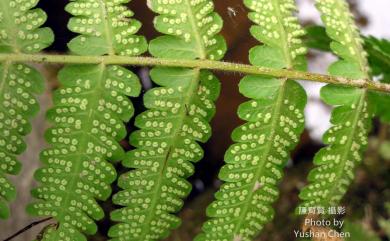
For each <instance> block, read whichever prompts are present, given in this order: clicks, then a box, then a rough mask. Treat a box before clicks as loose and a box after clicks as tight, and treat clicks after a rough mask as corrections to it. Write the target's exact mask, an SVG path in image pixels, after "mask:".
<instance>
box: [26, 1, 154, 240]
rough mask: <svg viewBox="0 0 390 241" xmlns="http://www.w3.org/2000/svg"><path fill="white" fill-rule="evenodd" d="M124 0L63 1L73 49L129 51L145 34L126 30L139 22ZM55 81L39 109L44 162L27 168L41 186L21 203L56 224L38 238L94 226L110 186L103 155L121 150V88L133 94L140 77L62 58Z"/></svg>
mask: <svg viewBox="0 0 390 241" xmlns="http://www.w3.org/2000/svg"><path fill="white" fill-rule="evenodd" d="M127 2H129V1H116V0H100V1H92V0H88V1H86V0H75V1H72V2H71V3H69V4H68V5H67V7H66V9H67V11H69V12H70V13H72V14H73V15H75V17H72V18H71V20H70V22H69V24H68V27H69V29H70V30H72V31H74V32H78V33H80V34H81V35H79V36H77V37H76V38H74V39H73V40H72V41H71V42H70V43H69V48H70V49H71V50H72V51H73V52H75V53H77V54H79V55H84V54H92V55H102V54H109V55H111V54H118V55H119V54H120V55H137V54H141V53H142V52H143V51H145V50H146V47H147V46H146V41H145V39H144V38H143V37H141V36H136V35H133V34H134V33H135V32H136V31H137V30H138V29H139V27H140V24H139V22H137V21H136V20H133V19H130V18H129V17H130V16H132V13H131V12H130V11H129V10H127V9H126V7H125V5H124V4H125V3H127ZM59 80H60V83H61V85H62V87H61V88H60V89H59V90H57V91H56V92H55V94H54V97H53V98H54V107H53V108H52V109H51V110H49V112H48V114H47V117H48V119H49V120H50V121H51V122H52V123H53V127H52V128H50V129H49V130H47V132H46V136H45V137H46V140H47V141H48V142H49V143H50V144H51V147H50V148H48V149H46V150H44V151H43V152H42V153H41V161H42V163H43V164H44V166H43V167H42V168H40V169H39V170H38V171H37V172H36V173H35V179H36V180H37V181H39V182H40V183H41V186H39V187H38V188H36V189H34V190H33V191H32V194H33V196H34V197H36V198H38V199H39V200H38V201H36V202H34V203H32V204H30V205H29V206H28V211H29V212H30V213H31V214H33V215H37V216H52V217H54V218H55V219H56V220H57V221H58V228H57V229H50V230H48V231H47V232H45V233H44V235H43V240H86V238H85V236H84V235H85V234H94V233H95V232H96V231H97V226H96V224H95V222H94V220H99V219H101V218H103V216H104V213H103V210H102V209H101V207H100V206H99V205H98V203H97V201H96V200H95V199H98V200H106V199H107V198H108V197H109V196H110V194H111V187H110V184H111V183H112V182H113V181H114V180H115V179H116V171H115V169H114V167H113V166H112V164H110V163H109V162H108V160H112V161H116V160H121V159H122V158H123V157H124V154H125V153H124V151H123V149H122V147H121V146H120V145H119V141H120V140H122V139H123V138H124V137H125V136H126V128H125V126H124V124H123V122H127V121H128V120H129V119H130V118H131V117H132V116H133V113H134V109H133V105H132V103H131V101H130V99H129V98H128V96H138V95H139V93H140V91H141V85H140V83H139V81H138V77H137V76H136V75H135V74H133V73H132V72H131V71H129V70H127V69H125V68H123V67H120V66H117V65H105V64H104V63H102V64H99V65H69V66H66V67H64V68H63V69H62V70H61V71H60V73H59Z"/></svg>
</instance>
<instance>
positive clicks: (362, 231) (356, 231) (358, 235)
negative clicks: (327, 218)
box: [343, 221, 381, 241]
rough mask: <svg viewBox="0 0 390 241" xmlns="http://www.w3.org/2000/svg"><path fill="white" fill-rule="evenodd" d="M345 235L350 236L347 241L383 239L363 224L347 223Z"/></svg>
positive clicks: (344, 229)
mask: <svg viewBox="0 0 390 241" xmlns="http://www.w3.org/2000/svg"><path fill="white" fill-rule="evenodd" d="M343 232H344V233H348V234H349V236H348V237H345V239H344V240H345V241H367V240H370V241H380V240H381V239H380V238H379V237H378V236H377V235H376V234H375V232H373V231H372V230H370V229H367V228H366V227H364V226H363V225H362V224H361V223H358V222H356V223H354V222H350V221H345V224H344V228H343Z"/></svg>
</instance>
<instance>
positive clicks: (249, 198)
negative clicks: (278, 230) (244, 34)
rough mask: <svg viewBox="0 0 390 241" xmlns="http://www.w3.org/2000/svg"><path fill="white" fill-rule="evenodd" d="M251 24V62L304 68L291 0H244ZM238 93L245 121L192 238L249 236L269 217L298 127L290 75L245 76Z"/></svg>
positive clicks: (301, 103)
mask: <svg viewBox="0 0 390 241" xmlns="http://www.w3.org/2000/svg"><path fill="white" fill-rule="evenodd" d="M244 3H245V5H246V6H247V7H248V8H249V9H250V10H251V11H252V12H250V13H249V18H250V19H251V20H252V21H253V22H254V23H255V24H256V25H254V26H252V27H251V33H252V35H253V36H254V37H255V38H256V39H258V40H259V41H262V42H263V43H264V45H261V46H256V47H254V48H252V49H251V51H250V54H249V59H250V62H251V64H253V65H255V66H262V67H271V68H276V69H291V68H293V69H304V68H305V58H304V54H305V53H306V48H305V47H304V46H303V45H302V41H301V39H300V37H301V36H302V35H303V34H304V31H303V30H302V29H301V27H300V25H299V23H298V21H297V18H296V17H295V16H294V15H293V11H294V10H295V3H294V1H289V0H287V1H282V0H280V1H279V0H275V1H261V0H246V1H244ZM239 87H240V93H242V94H243V95H244V96H245V97H248V98H250V99H251V100H249V101H248V102H245V103H243V104H241V105H240V107H239V109H238V115H239V117H240V118H241V119H242V120H244V121H246V122H247V123H245V124H243V125H242V126H240V127H238V128H236V129H235V130H234V131H233V133H232V139H233V141H234V142H236V143H235V144H233V145H232V146H230V148H229V149H228V150H227V152H226V153H225V158H224V160H225V162H226V164H225V165H224V166H223V167H222V169H221V171H220V173H219V178H220V179H221V180H223V181H224V182H225V183H224V184H223V185H222V187H221V188H220V190H219V191H218V192H217V193H216V194H215V198H216V200H215V201H214V202H213V203H211V204H210V206H209V207H208V208H207V215H208V216H209V217H210V218H211V219H210V220H208V221H207V222H206V223H205V224H204V225H203V233H202V234H200V235H199V236H198V237H197V238H196V240H197V241H203V240H209V241H211V240H214V241H222V240H224V241H225V240H226V241H227V240H230V241H236V240H241V241H244V240H245V241H246V240H251V239H253V238H254V237H255V236H256V235H257V234H258V233H259V232H260V230H261V229H262V227H263V226H264V225H265V224H266V223H267V222H269V221H270V220H271V219H272V217H273V213H274V211H273V209H272V206H271V205H272V203H273V202H274V201H275V200H276V198H277V197H278V193H279V192H278V189H277V184H278V182H279V181H280V179H281V178H282V176H283V167H284V166H285V164H286V162H287V160H288V159H289V155H290V151H291V150H292V149H294V147H295V146H296V144H297V143H298V141H299V139H300V135H301V133H302V131H303V129H304V116H303V110H304V107H305V105H306V93H305V91H304V90H303V88H302V87H301V86H300V85H299V84H298V83H297V82H295V81H293V80H287V79H275V78H269V77H263V76H246V77H244V78H243V79H242V80H241V82H240V85H239Z"/></svg>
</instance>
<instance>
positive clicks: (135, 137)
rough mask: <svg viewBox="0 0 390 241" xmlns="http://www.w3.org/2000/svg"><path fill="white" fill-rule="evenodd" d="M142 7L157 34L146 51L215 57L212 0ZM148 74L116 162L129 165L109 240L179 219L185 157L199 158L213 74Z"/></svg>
mask: <svg viewBox="0 0 390 241" xmlns="http://www.w3.org/2000/svg"><path fill="white" fill-rule="evenodd" d="M148 6H149V8H150V9H151V10H152V11H154V12H155V13H157V14H160V15H158V16H157V17H156V18H155V20H154V25H155V28H156V29H157V30H158V31H159V32H161V33H163V34H165V35H163V36H160V37H158V38H156V39H154V40H152V41H151V43H150V46H149V50H150V53H151V54H152V55H153V56H154V57H160V58H175V59H216V60H217V59H221V58H222V57H223V55H224V53H225V51H226V44H225V41H224V40H223V38H222V37H221V36H220V35H217V34H218V32H219V31H220V30H221V28H222V20H221V18H220V17H219V15H218V14H216V13H215V12H214V5H213V2H212V1H210V0H204V1H190V0H183V1H160V0H150V1H148ZM150 74H151V77H152V80H153V81H154V83H155V84H157V85H158V86H159V87H155V88H153V89H151V90H149V91H148V92H147V93H146V94H145V96H144V104H145V106H146V108H147V111H145V112H143V113H141V114H140V115H138V116H137V118H136V121H135V125H136V126H137V127H138V128H139V129H140V130H138V131H135V132H133V133H132V134H131V136H130V144H131V145H132V146H134V147H135V148H136V149H134V150H132V151H130V152H129V153H127V156H126V158H125V160H124V161H123V165H124V166H126V167H128V168H132V169H133V170H131V171H129V172H127V173H125V174H123V175H121V176H120V178H119V181H118V184H119V186H120V187H121V188H122V189H123V190H122V191H120V192H118V193H117V194H115V195H114V197H113V202H114V203H115V204H117V205H120V206H123V208H121V209H118V210H115V211H113V212H112V213H111V218H112V220H113V221H117V222H118V224H116V225H114V226H113V227H111V229H110V231H109V236H110V237H111V238H112V240H145V241H152V240H159V239H162V238H164V237H167V236H168V235H169V233H170V232H171V230H172V229H174V228H177V227H178V226H179V225H180V223H181V221H180V219H179V218H178V217H176V216H175V214H174V213H176V212H178V211H179V210H180V209H181V207H182V206H183V199H184V198H185V197H186V196H187V195H188V194H189V193H190V191H191V184H190V183H189V182H188V181H187V180H186V178H188V177H189V176H191V175H192V174H193V172H194V166H193V164H192V163H195V162H197V161H199V160H200V159H201V158H202V157H203V150H202V148H201V147H200V145H199V144H198V142H202V143H204V142H206V141H207V140H208V139H209V137H210V136H211V127H210V124H209V122H210V120H211V119H212V117H213V116H214V113H215V106H214V102H215V100H216V99H217V97H218V95H219V91H220V83H219V81H218V79H217V78H216V77H215V76H214V75H213V74H212V73H211V72H209V71H205V70H199V69H186V68H154V69H153V70H152V71H151V73H150Z"/></svg>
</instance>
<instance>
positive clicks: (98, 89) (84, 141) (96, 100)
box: [54, 64, 106, 240]
mask: <svg viewBox="0 0 390 241" xmlns="http://www.w3.org/2000/svg"><path fill="white" fill-rule="evenodd" d="M99 67H100V68H99V72H100V75H99V78H97V79H98V83H97V84H96V85H95V91H96V95H91V96H93V97H94V98H93V100H94V101H93V102H89V103H91V105H90V107H89V109H90V110H89V111H88V117H87V119H88V120H87V121H85V122H84V123H87V124H86V125H85V126H86V127H85V128H84V129H86V130H91V129H92V128H91V127H92V126H93V123H92V122H93V121H91V117H92V116H93V112H94V110H95V109H97V107H98V106H99V97H100V96H101V95H102V94H103V93H104V91H103V90H102V89H101V80H102V79H103V76H104V70H105V68H106V66H105V65H104V64H100V65H99ZM92 119H93V118H92ZM84 133H85V132H84ZM88 137H89V135H83V138H82V139H81V140H80V145H79V146H80V148H79V150H85V149H86V147H87V143H88V140H89V138H88ZM85 153H86V152H84V154H85ZM103 159H104V160H105V159H106V158H105V157H103ZM74 163H76V167H75V170H74V173H79V174H80V173H81V171H82V169H83V162H82V159H81V156H79V157H78V158H77V159H76V160H74ZM79 179H80V176H74V177H73V178H72V180H71V182H69V184H68V185H67V189H72V190H75V189H76V186H77V185H76V184H77V181H78V180H79ZM85 195H87V196H89V197H90V198H93V199H95V197H93V196H91V195H90V194H85ZM70 201H71V195H66V198H65V200H64V202H63V204H64V205H63V206H64V207H69V206H70V205H69V202H70ZM64 210H66V211H68V210H67V209H64ZM62 213H63V215H66V212H65V213H64V212H62ZM85 214H86V215H88V214H87V213H85ZM88 216H89V215H88ZM55 235H56V236H55V239H54V240H56V239H57V238H58V235H59V233H58V232H56V234H55Z"/></svg>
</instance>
